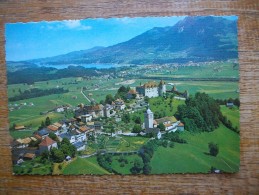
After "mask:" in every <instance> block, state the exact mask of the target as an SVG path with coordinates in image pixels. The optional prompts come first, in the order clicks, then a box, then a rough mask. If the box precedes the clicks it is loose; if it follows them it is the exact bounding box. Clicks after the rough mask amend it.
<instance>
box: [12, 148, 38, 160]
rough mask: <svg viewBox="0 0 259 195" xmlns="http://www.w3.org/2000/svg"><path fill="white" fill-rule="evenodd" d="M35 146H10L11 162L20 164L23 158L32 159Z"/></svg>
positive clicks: (35, 150)
mask: <svg viewBox="0 0 259 195" xmlns="http://www.w3.org/2000/svg"><path fill="white" fill-rule="evenodd" d="M36 153H37V148H36V147H34V148H31V147H26V148H12V161H13V164H20V163H22V162H23V158H24V156H25V155H26V154H27V155H26V156H25V159H33V158H34V157H35V156H36Z"/></svg>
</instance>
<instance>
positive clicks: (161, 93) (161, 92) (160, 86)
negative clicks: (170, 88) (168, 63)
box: [158, 80, 166, 96]
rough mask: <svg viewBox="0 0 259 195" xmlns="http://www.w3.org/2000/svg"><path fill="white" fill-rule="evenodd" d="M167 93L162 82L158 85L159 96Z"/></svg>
mask: <svg viewBox="0 0 259 195" xmlns="http://www.w3.org/2000/svg"><path fill="white" fill-rule="evenodd" d="M165 93H166V85H165V82H164V81H163V80H161V81H160V83H159V85H158V94H159V96H163V95H164V94H165Z"/></svg>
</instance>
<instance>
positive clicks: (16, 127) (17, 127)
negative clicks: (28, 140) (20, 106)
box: [14, 125, 26, 131]
mask: <svg viewBox="0 0 259 195" xmlns="http://www.w3.org/2000/svg"><path fill="white" fill-rule="evenodd" d="M14 129H15V130H17V131H19V130H24V129H26V127H25V126H23V125H19V126H15V127H14Z"/></svg>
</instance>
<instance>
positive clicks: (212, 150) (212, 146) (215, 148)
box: [208, 142, 219, 156]
mask: <svg viewBox="0 0 259 195" xmlns="http://www.w3.org/2000/svg"><path fill="white" fill-rule="evenodd" d="M208 147H209V154H210V155H211V156H217V155H218V153H219V147H218V144H215V143H213V142H210V143H209V144H208Z"/></svg>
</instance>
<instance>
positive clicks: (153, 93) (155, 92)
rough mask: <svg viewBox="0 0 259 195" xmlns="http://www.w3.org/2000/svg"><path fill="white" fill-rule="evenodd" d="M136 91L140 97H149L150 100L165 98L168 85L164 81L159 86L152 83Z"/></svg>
mask: <svg viewBox="0 0 259 195" xmlns="http://www.w3.org/2000/svg"><path fill="white" fill-rule="evenodd" d="M136 91H137V92H138V93H139V94H140V95H143V96H147V97H149V98H152V97H158V96H163V95H164V94H165V93H166V84H165V82H164V81H162V80H161V81H160V83H159V84H157V83H156V82H153V81H150V82H148V83H145V84H144V85H140V86H137V87H136Z"/></svg>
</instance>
